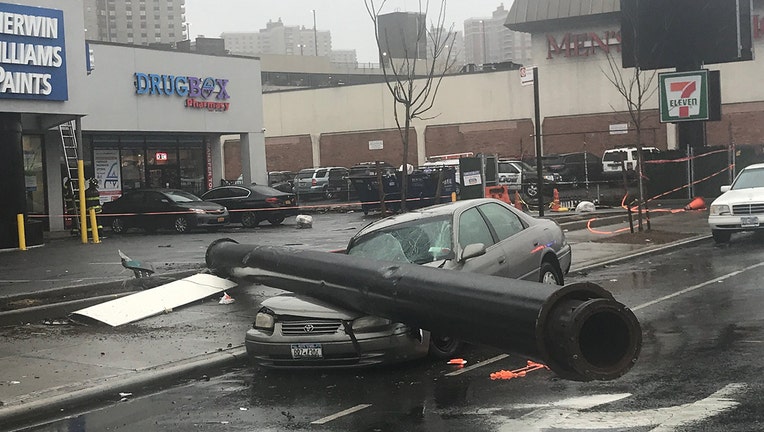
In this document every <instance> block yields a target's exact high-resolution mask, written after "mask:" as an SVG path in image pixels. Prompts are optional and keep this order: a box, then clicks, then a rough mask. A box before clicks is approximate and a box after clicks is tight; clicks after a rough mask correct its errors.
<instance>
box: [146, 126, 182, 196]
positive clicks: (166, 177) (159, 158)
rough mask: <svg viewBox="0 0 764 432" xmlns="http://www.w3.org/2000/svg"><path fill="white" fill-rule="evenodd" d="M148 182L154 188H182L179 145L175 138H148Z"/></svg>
mask: <svg viewBox="0 0 764 432" xmlns="http://www.w3.org/2000/svg"><path fill="white" fill-rule="evenodd" d="M146 144H147V152H146V161H147V164H148V171H147V174H148V184H149V187H152V188H172V189H178V188H180V174H179V171H178V145H177V140H175V139H174V138H162V137H158V138H157V137H149V138H147V139H146Z"/></svg>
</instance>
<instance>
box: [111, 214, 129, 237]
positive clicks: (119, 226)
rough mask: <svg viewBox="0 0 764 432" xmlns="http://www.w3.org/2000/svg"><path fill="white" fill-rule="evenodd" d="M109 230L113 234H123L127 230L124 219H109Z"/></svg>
mask: <svg viewBox="0 0 764 432" xmlns="http://www.w3.org/2000/svg"><path fill="white" fill-rule="evenodd" d="M111 232H113V233H114V234H124V233H126V232H127V225H125V220H124V219H122V218H114V219H113V220H112V221H111Z"/></svg>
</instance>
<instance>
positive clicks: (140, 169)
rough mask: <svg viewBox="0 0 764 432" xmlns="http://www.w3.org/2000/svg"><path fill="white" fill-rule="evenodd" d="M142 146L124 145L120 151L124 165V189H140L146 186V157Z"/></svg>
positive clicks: (121, 163) (121, 161)
mask: <svg viewBox="0 0 764 432" xmlns="http://www.w3.org/2000/svg"><path fill="white" fill-rule="evenodd" d="M144 155H145V152H144V150H143V148H142V146H141V147H139V148H135V147H124V148H122V150H121V152H120V157H121V160H120V166H121V167H122V190H132V189H140V188H143V187H146V182H145V180H144V171H145V165H146V159H145V157H144Z"/></svg>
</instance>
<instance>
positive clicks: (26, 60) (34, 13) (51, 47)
mask: <svg viewBox="0 0 764 432" xmlns="http://www.w3.org/2000/svg"><path fill="white" fill-rule="evenodd" d="M68 98H69V91H68V88H67V77H66V43H65V40H64V13H63V11H61V10H56V9H44V8H38V7H31V6H21V5H14V4H8V3H0V99H43V100H53V101H65V100H67V99H68Z"/></svg>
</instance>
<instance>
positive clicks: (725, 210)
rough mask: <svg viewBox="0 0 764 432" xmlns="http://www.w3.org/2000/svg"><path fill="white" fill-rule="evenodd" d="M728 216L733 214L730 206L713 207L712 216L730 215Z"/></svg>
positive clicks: (717, 205)
mask: <svg viewBox="0 0 764 432" xmlns="http://www.w3.org/2000/svg"><path fill="white" fill-rule="evenodd" d="M728 214H731V212H730V206H728V205H726V204H715V205H711V215H712V216H722V215H728Z"/></svg>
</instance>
